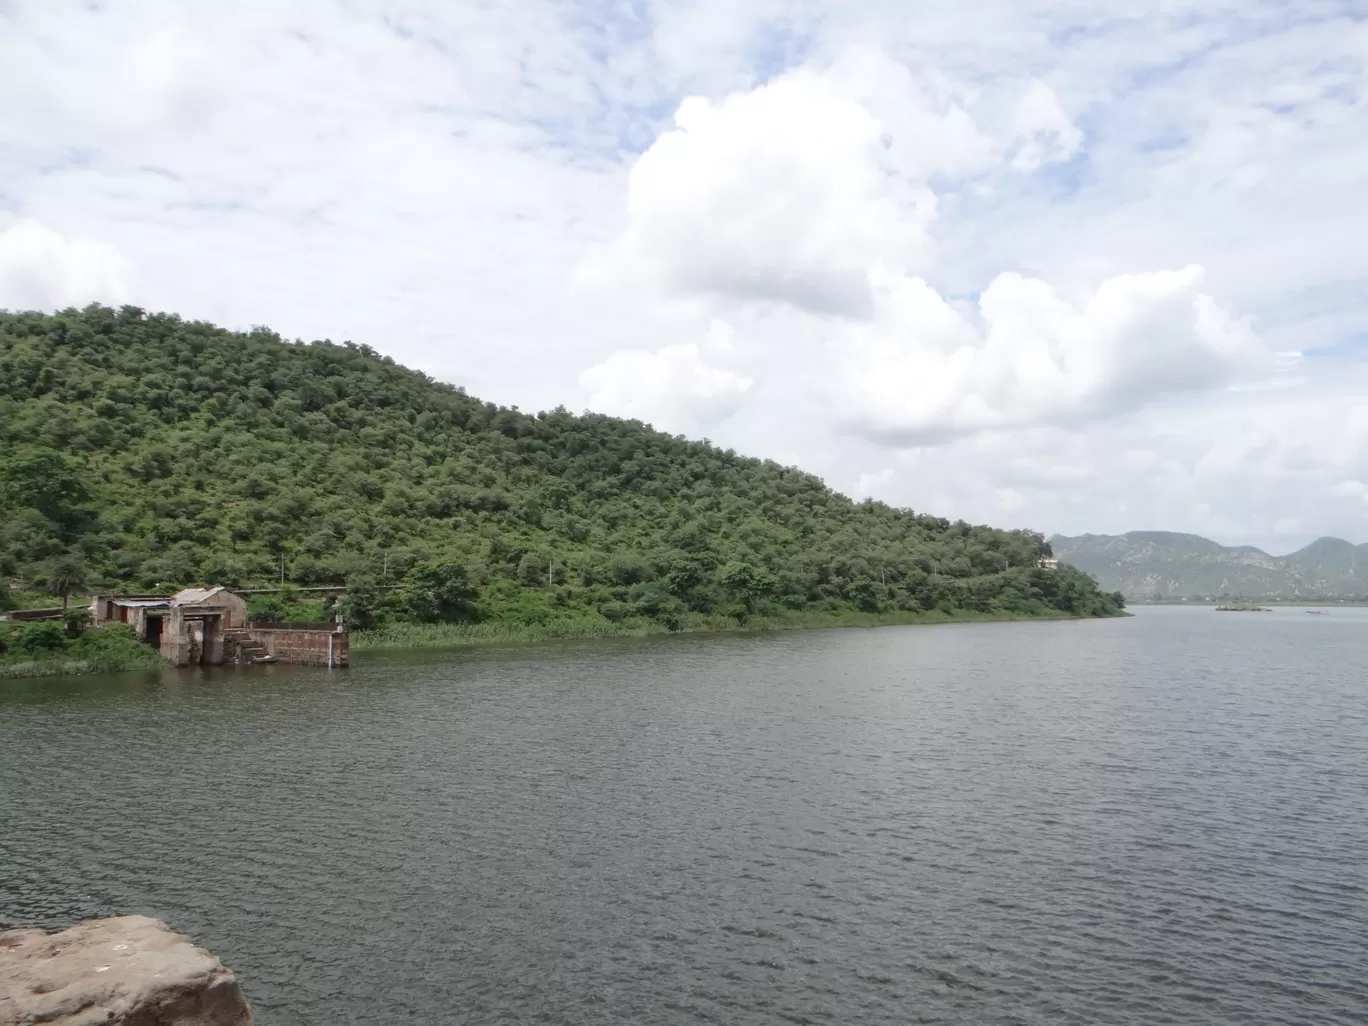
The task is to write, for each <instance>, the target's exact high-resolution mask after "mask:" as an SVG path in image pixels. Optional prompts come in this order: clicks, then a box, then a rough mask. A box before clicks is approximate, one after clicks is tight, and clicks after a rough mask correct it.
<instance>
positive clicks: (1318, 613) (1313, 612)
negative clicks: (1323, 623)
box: [1306, 609, 1325, 616]
mask: <svg viewBox="0 0 1368 1026" xmlns="http://www.w3.org/2000/svg"><path fill="white" fill-rule="evenodd" d="M1306 612H1307V613H1308V614H1309V615H1310V616H1324V615H1325V610H1324V609H1308V610H1307V611H1306Z"/></svg>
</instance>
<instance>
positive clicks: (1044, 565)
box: [1036, 556, 1059, 570]
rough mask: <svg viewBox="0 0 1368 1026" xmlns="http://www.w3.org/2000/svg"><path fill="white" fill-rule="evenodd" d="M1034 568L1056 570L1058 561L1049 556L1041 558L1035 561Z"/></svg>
mask: <svg viewBox="0 0 1368 1026" xmlns="http://www.w3.org/2000/svg"><path fill="white" fill-rule="evenodd" d="M1036 566H1038V567H1040V569H1042V570H1058V569H1059V560H1057V559H1054V558H1052V557H1050V556H1041V557H1040V558H1039V559H1037V560H1036Z"/></svg>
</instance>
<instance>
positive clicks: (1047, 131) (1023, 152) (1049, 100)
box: [1012, 79, 1083, 171]
mask: <svg viewBox="0 0 1368 1026" xmlns="http://www.w3.org/2000/svg"><path fill="white" fill-rule="evenodd" d="M1012 138H1013V140H1014V141H1015V142H1016V147H1015V153H1014V154H1013V156H1012V166H1013V167H1014V168H1016V169H1017V170H1018V171H1035V170H1036V169H1037V168H1039V167H1040V166H1041V165H1043V164H1050V163H1055V162H1058V161H1062V160H1068V159H1069V158H1070V157H1072V156H1073V155H1074V154H1075V153H1077V152H1078V149H1079V147H1080V146H1081V145H1082V143H1083V132H1082V131H1081V130H1080V129H1079V128H1078V126H1077V125H1075V124H1074V123H1073V120H1072V119H1071V118H1070V117H1069V116H1068V115H1067V114H1065V113H1064V109H1063V108H1062V107H1061V106H1060V105H1059V98H1058V97H1056V96H1055V94H1054V90H1052V89H1051V88H1050V87H1049V86H1048V85H1046V84H1045V83H1044V82H1042V81H1041V80H1040V79H1035V80H1034V81H1032V82H1031V84H1030V86H1029V88H1027V90H1026V92H1025V93H1023V94H1022V96H1021V99H1020V100H1018V101H1017V105H1016V110H1015V111H1014V112H1013V116H1012Z"/></svg>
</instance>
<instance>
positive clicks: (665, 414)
mask: <svg viewBox="0 0 1368 1026" xmlns="http://www.w3.org/2000/svg"><path fill="white" fill-rule="evenodd" d="M580 383H581V384H582V385H583V386H584V387H585V388H586V389H587V390H588V391H589V393H590V396H589V407H590V409H593V410H597V411H599V412H602V413H609V414H612V415H614V416H619V417H630V418H634V419H637V420H644V421H646V422H648V423H652V424H654V425H655V426H656V427H659V428H661V429H663V430H666V431H672V432H676V433H693V434H699V433H706V432H707V431H709V430H711V429H712V428H714V427H716V426H717V425H718V424H719V423H721V422H722V421H723V420H725V419H726V418H727V417H729V416H730V415H731V414H733V413H735V412H736V411H737V409H739V408H740V405H741V402H742V401H743V400H744V398H745V396H746V393H747V392H748V391H749V390H750V388H751V385H752V384H753V382H752V380H751V379H750V378H748V377H746V376H745V375H743V374H738V373H737V372H735V371H732V370H728V369H726V368H723V367H716V366H711V365H709V364H708V363H707V362H705V357H704V354H703V353H702V352H701V351H700V348H699V346H698V345H697V344H696V343H692V342H689V343H683V344H679V345H670V346H663V347H662V348H660V349H658V350H656V351H655V352H648V351H646V350H643V349H624V350H619V351H617V352H616V353H614V354H613V355H612V356H610V357H609V358H608V359H607V360H605V361H604V362H602V363H600V364H598V365H596V366H594V367H591V368H589V369H588V370H586V371H585V372H584V373H583V374H581V375H580Z"/></svg>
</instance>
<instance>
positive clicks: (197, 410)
mask: <svg viewBox="0 0 1368 1026" xmlns="http://www.w3.org/2000/svg"><path fill="white" fill-rule="evenodd" d="M1053 555H1054V554H1053V552H1052V550H1051V547H1050V544H1049V543H1048V542H1047V541H1046V539H1045V537H1044V536H1043V535H1042V534H1040V533H1037V532H1034V531H1029V530H1001V529H997V528H992V527H984V526H977V525H972V524H968V523H965V522H964V521H951V520H947V519H945V518H943V517H937V516H931V515H928V514H925V513H917V512H913V511H912V510H909V509H899V508H895V507H892V506H889V505H886V504H884V503H882V502H875V501H872V500H867V501H864V502H855V501H853V500H851V499H849V498H847V497H846V496H844V495H841V494H839V493H837V492H835V491H833V490H832V489H830V488H828V487H827V486H826V484H824V483H823V482H822V481H821V480H820V479H819V478H817V477H815V476H814V475H812V474H808V473H805V472H803V471H802V470H798V469H796V468H794V467H786V466H782V465H780V464H778V463H775V462H773V461H771V460H760V459H752V458H747V457H745V456H740V455H738V454H737V453H735V452H733V451H732V450H730V449H722V448H719V447H717V446H715V445H713V444H712V443H710V442H708V441H691V440H688V439H686V438H684V437H682V436H677V435H670V434H667V433H665V432H662V431H657V430H655V429H653V428H652V427H650V426H649V425H647V424H643V423H641V422H640V421H633V420H621V419H618V418H614V417H607V416H601V415H598V414H593V413H584V414H573V413H571V412H569V411H568V410H566V409H565V408H563V407H558V408H557V409H554V410H548V411H543V412H541V413H537V414H529V413H524V412H521V411H519V410H518V409H517V408H516V407H501V406H497V405H495V404H494V403H488V402H481V401H480V400H478V399H476V398H474V397H472V396H469V395H467V394H466V393H465V391H464V389H462V388H459V387H456V386H453V385H448V384H444V383H441V382H438V381H434V380H432V379H431V378H429V377H427V376H426V375H424V374H421V373H419V372H417V371H413V370H408V369H406V368H404V367H401V366H399V365H398V364H396V363H395V362H394V361H393V360H391V359H390V358H388V357H383V356H381V355H379V354H378V353H376V352H375V351H374V350H372V349H370V348H369V347H367V346H364V345H355V344H352V343H346V344H336V343H333V342H329V341H321V342H313V343H310V344H303V343H300V342H294V343H291V342H287V341H285V340H283V339H281V338H280V337H279V336H277V335H276V334H274V333H272V332H270V331H268V330H266V329H256V330H254V331H252V332H249V333H242V332H230V331H226V330H224V329H222V328H218V327H215V326H214V325H211V324H205V323H201V322H187V321H184V320H182V319H180V318H179V317H176V316H174V315H169V314H148V313H146V312H144V311H143V310H141V309H138V308H136V307H131V306H125V307H123V308H121V309H118V310H114V309H110V308H108V307H103V306H98V305H92V306H89V307H87V308H85V309H84V310H79V311H77V310H68V311H65V312H62V313H59V314H55V315H45V314H38V313H4V312H0V613H2V612H3V610H5V609H7V608H8V609H15V608H32V607H34V606H41V605H44V604H46V605H52V604H54V600H53V597H57V598H60V600H61V605H62V606H63V607H66V606H68V605H70V607H71V609H68V610H67V612H68V614H69V615H67V616H66V617H65V621H66V622H65V623H64V624H49V625H46V626H40V625H36V624H35V625H28V626H25V625H23V624H22V623H11V624H0V677H4V676H18V675H24V676H30V675H33V673H35V672H39V671H42V670H43V668H44V667H47V668H48V669H47V670H46V672H60V671H59V670H58V669H57V667H60V666H63V665H65V666H67V667H69V668H72V667H77V666H85V667H89V668H99V669H106V670H108V669H117V668H120V666H122V665H123V664H124V663H125V662H126V663H127V664H128V665H129V666H130V667H135V666H136V667H140V666H145V665H147V659H148V658H149V652H148V649H147V647H146V646H141V645H137V644H136V643H135V642H134V640H133V639H132V637H131V632H130V631H128V630H127V628H126V627H124V628H118V629H117V630H116V629H114V628H109V629H106V630H105V631H104V633H103V634H102V633H101V631H100V630H91V629H88V628H87V626H86V624H85V623H84V622H83V621H82V618H81V616H80V614H79V611H78V610H77V606H78V603H80V604H81V605H87V604H88V601H89V600H88V599H86V600H85V601H84V602H82V601H81V599H82V598H83V597H84V596H89V595H92V594H103V595H115V594H122V595H135V596H137V595H141V596H147V597H148V598H149V600H151V601H155V600H158V599H159V598H165V597H167V596H170V595H172V594H174V593H176V592H177V591H179V590H180V589H183V588H188V587H195V588H201V587H214V586H224V587H227V588H230V589H232V590H233V591H236V592H239V593H243V594H245V595H247V598H248V614H249V617H259V618H265V619H273V620H274V621H284V622H291V621H298V622H313V621H326V620H332V619H334V617H335V616H337V615H341V617H342V618H343V621H344V622H345V623H346V624H347V626H348V627H349V629H350V630H351V646H352V649H353V651H365V650H366V649H368V648H376V647H409V646H415V645H447V644H462V643H471V642H481V641H522V640H540V639H546V638H582V637H601V636H611V635H623V634H648V633H655V632H669V631H708V630H738V629H744V630H754V629H771V628H786V627H823V626H843V625H872V624H885V623H888V624H891V623H925V622H942V621H947V620H972V619H1022V618H1050V617H1055V618H1058V617H1097V616H1116V615H1121V614H1122V613H1123V607H1124V603H1123V601H1122V598H1121V596H1120V594H1119V593H1114V592H1112V593H1108V592H1104V591H1102V590H1101V589H1100V588H1099V587H1098V585H1097V582H1096V581H1095V580H1094V579H1093V578H1092V577H1090V576H1089V575H1088V574H1086V573H1084V572H1082V571H1080V570H1078V569H1076V568H1074V567H1071V566H1067V565H1062V564H1059V563H1058V562H1057V561H1056V560H1055V559H1054V558H1053ZM266 588H273V589H275V590H274V591H273V592H271V593H266V592H265V591H264V590H263V589H266ZM73 599H74V600H75V601H73ZM73 610H77V611H76V612H73ZM105 635H107V636H105ZM116 635H117V636H116ZM96 637H98V638H100V639H102V640H101V641H99V642H98V643H97V641H96Z"/></svg>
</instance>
